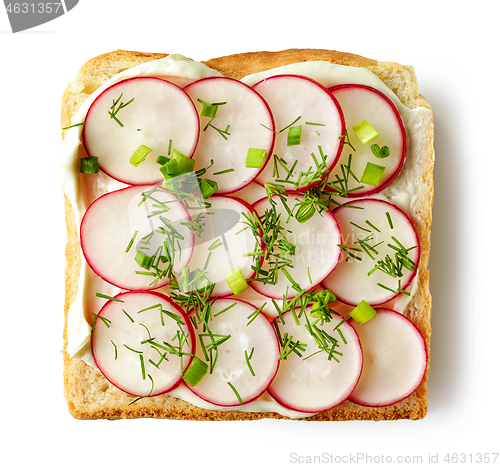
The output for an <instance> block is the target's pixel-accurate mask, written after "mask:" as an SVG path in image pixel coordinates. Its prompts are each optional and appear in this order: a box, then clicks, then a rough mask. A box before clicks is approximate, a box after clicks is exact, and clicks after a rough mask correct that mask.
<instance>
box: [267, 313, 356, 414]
mask: <svg viewBox="0 0 500 467" xmlns="http://www.w3.org/2000/svg"><path fill="white" fill-rule="evenodd" d="M287 313H290V312H289V311H286V312H285V313H283V316H285V315H286V314H287ZM279 319H280V317H279V316H278V317H277V318H275V319H274V320H279ZM346 324H347V325H348V326H349V327H350V328H351V329H352V331H353V333H354V335H355V336H356V339H357V340H356V342H357V344H358V345H359V347H360V349H361V365H360V370H359V375H358V378H357V379H356V382H355V383H354V384H353V386H352V389H351V391H350V392H349V393H348V394H347V395H346V397H345V398H344V399H342V400H341V401H339V402H336V403H335V404H334V405H332V406H329V407H326V408H323V409H320V410H312V411H309V410H300V409H298V408H297V407H293V406H291V405H289V404H287V403H286V402H284V401H282V400H281V399H280V397H279V396H277V395H276V394H273V391H272V389H271V386H269V387H268V389H267V392H268V393H269V395H270V396H271V397H272V398H273V399H275V400H276V402H278V403H279V404H281V405H282V406H283V407H285V408H287V409H289V410H294V411H296V412H302V413H313V414H314V413H320V412H326V411H327V410H330V409H333V408H334V407H337V406H338V405H340V404H342V402H344V401H346V400H347V399H349V397H350V396H351V394H352V393H353V391H354V389H356V386H357V385H358V382H359V379H360V378H361V373H362V371H363V363H364V355H363V348H362V347H361V341H360V340H359V336H358V333H357V332H356V329H354V327H353V326H352V325H351V323H349V322H348V321H346V322H345V323H344V324H343V325H342V326H344V325H346ZM273 327H274V326H273ZM349 344H350V342H349ZM278 369H279V368H278Z"/></svg>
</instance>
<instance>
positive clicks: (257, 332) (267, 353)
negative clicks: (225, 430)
mask: <svg viewBox="0 0 500 467" xmlns="http://www.w3.org/2000/svg"><path fill="white" fill-rule="evenodd" d="M256 311H257V308H255V307H254V306H252V305H250V304H248V303H245V302H242V301H240V300H232V299H219V300H217V301H215V302H214V303H213V305H212V308H211V319H210V320H208V323H207V326H208V330H209V332H208V330H207V329H206V328H205V329H204V324H202V323H201V322H200V321H201V320H200V319H199V318H198V317H197V315H196V314H195V313H191V314H190V318H191V319H192V320H193V322H196V324H195V325H194V329H195V334H196V336H197V346H196V356H197V357H198V358H200V359H202V360H203V361H206V363H207V364H208V366H209V370H208V373H207V374H206V375H205V376H204V377H203V379H202V380H201V382H200V383H198V384H197V385H196V386H194V387H193V386H189V385H188V387H189V388H190V389H191V391H193V392H194V393H195V394H196V395H198V396H199V397H201V398H202V399H204V400H206V401H208V402H211V403H212V404H217V405H220V406H238V405H240V404H242V403H243V404H244V403H246V402H250V401H251V400H254V399H256V398H257V397H259V396H260V395H261V394H263V393H264V392H265V391H266V389H267V387H268V386H269V383H270V382H271V381H272V379H273V378H274V376H275V375H276V371H277V370H278V365H279V355H280V351H279V345H278V339H277V337H276V333H275V331H274V329H273V327H272V325H271V323H270V322H269V321H268V320H267V318H266V317H265V316H264V315H262V314H258V315H257V316H256V317H255V316H254V315H255V313H256ZM249 323H250V324H249ZM209 333H212V335H213V337H212V338H211V337H210V336H209V335H208V334H209ZM223 336H231V337H229V338H228V339H227V340H225V341H224V342H223V343H221V344H220V345H218V346H215V347H214V348H212V349H211V350H210V343H211V342H212V341H217V340H220V339H222V338H223ZM200 340H203V346H202V345H201V343H200ZM203 347H205V352H206V354H205V352H204V351H203ZM207 356H208V358H207ZM211 362H214V365H213V366H212V367H211ZM229 383H230V384H229ZM231 386H232V387H231Z"/></svg>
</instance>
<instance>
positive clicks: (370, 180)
mask: <svg viewBox="0 0 500 467" xmlns="http://www.w3.org/2000/svg"><path fill="white" fill-rule="evenodd" d="M384 170H385V167H383V166H381V165H377V164H372V163H371V162H368V163H367V164H366V167H365V170H364V172H363V175H362V176H361V183H366V184H367V185H371V186H378V184H379V183H380V180H381V179H382V175H384Z"/></svg>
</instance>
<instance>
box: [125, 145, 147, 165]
mask: <svg viewBox="0 0 500 467" xmlns="http://www.w3.org/2000/svg"><path fill="white" fill-rule="evenodd" d="M151 151H152V149H151V148H148V147H147V146H145V145H144V144H141V145H140V146H139V147H138V148H137V149H136V150H135V152H134V154H133V156H132V157H131V158H130V163H131V164H132V165H133V166H134V167H138V166H139V164H142V163H143V162H144V161H145V160H146V156H147V155H148V154H149V153H150V152H151Z"/></svg>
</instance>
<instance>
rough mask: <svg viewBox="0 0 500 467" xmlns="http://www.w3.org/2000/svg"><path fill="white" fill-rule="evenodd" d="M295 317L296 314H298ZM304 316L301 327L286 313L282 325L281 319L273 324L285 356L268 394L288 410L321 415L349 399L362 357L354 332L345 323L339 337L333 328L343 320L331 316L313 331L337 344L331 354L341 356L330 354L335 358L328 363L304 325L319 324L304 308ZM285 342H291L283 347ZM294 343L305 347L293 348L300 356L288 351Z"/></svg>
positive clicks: (308, 310)
mask: <svg viewBox="0 0 500 467" xmlns="http://www.w3.org/2000/svg"><path fill="white" fill-rule="evenodd" d="M296 313H297V314H298V310H297V311H296ZM304 313H306V316H307V321H306V320H305V316H304V314H302V316H301V318H300V319H301V324H300V326H297V325H296V324H295V321H294V318H293V317H292V314H291V312H289V311H288V312H286V313H284V314H283V319H284V321H285V324H283V323H282V322H281V319H280V318H276V320H275V321H274V323H275V326H277V327H278V330H279V335H278V337H279V339H280V341H281V346H282V348H283V347H284V348H283V352H282V355H283V354H286V353H288V355H287V356H286V358H285V359H282V360H281V361H280V367H279V370H278V373H277V374H276V376H275V378H274V380H273V382H272V383H271V385H270V386H269V388H268V392H269V394H271V396H272V397H274V399H276V400H277V401H278V402H279V403H280V404H282V405H284V406H285V407H288V408H290V409H293V410H298V411H300V412H309V413H311V412H321V411H324V410H328V409H331V408H332V407H335V406H336V405H338V404H340V403H341V402H342V401H344V400H345V399H347V398H348V397H349V395H350V394H351V392H352V391H353V389H354V388H355V386H356V383H357V382H358V379H359V376H360V374H361V369H362V366H363V353H362V352H361V346H360V343H359V339H358V335H357V334H356V331H355V330H354V328H353V327H352V326H351V325H350V324H349V323H347V322H344V323H343V324H341V325H340V326H339V328H338V329H340V330H341V333H339V332H338V330H336V329H335V328H336V326H337V325H338V324H339V323H340V322H341V321H342V317H340V316H337V315H333V317H332V319H331V321H330V322H325V323H324V324H320V322H318V323H316V327H317V329H315V330H314V332H315V334H319V332H320V331H318V329H319V330H322V331H324V332H326V333H327V334H328V335H329V336H330V337H331V338H334V339H336V340H337V341H338V347H335V349H334V350H335V351H336V352H340V353H341V354H342V355H341V356H340V355H339V354H336V353H333V354H332V355H333V357H334V358H333V357H332V358H331V359H330V360H329V359H328V355H329V353H328V352H329V351H324V350H320V348H319V347H318V343H317V340H316V338H315V337H313V336H312V335H311V333H310V332H309V331H308V330H307V328H306V323H309V324H310V325H311V327H312V325H313V323H315V322H316V321H319V320H318V319H316V318H314V317H312V316H311V309H310V308H306V310H305V312H304ZM313 329H314V328H313ZM341 335H342V336H343V337H344V339H345V341H346V342H347V344H345V343H344V341H343V340H342V337H341ZM288 339H291V341H290V342H289V344H288V345H285V342H287V340H288ZM297 343H299V344H301V345H303V346H304V347H302V350H301V349H300V348H299V347H300V345H298V346H297V347H296V349H297V351H298V352H299V354H300V356H299V355H298V354H297V353H295V352H294V351H290V349H291V347H292V346H293V345H294V344H297ZM329 345H330V346H331V345H332V344H329ZM337 360H338V361H337Z"/></svg>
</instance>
